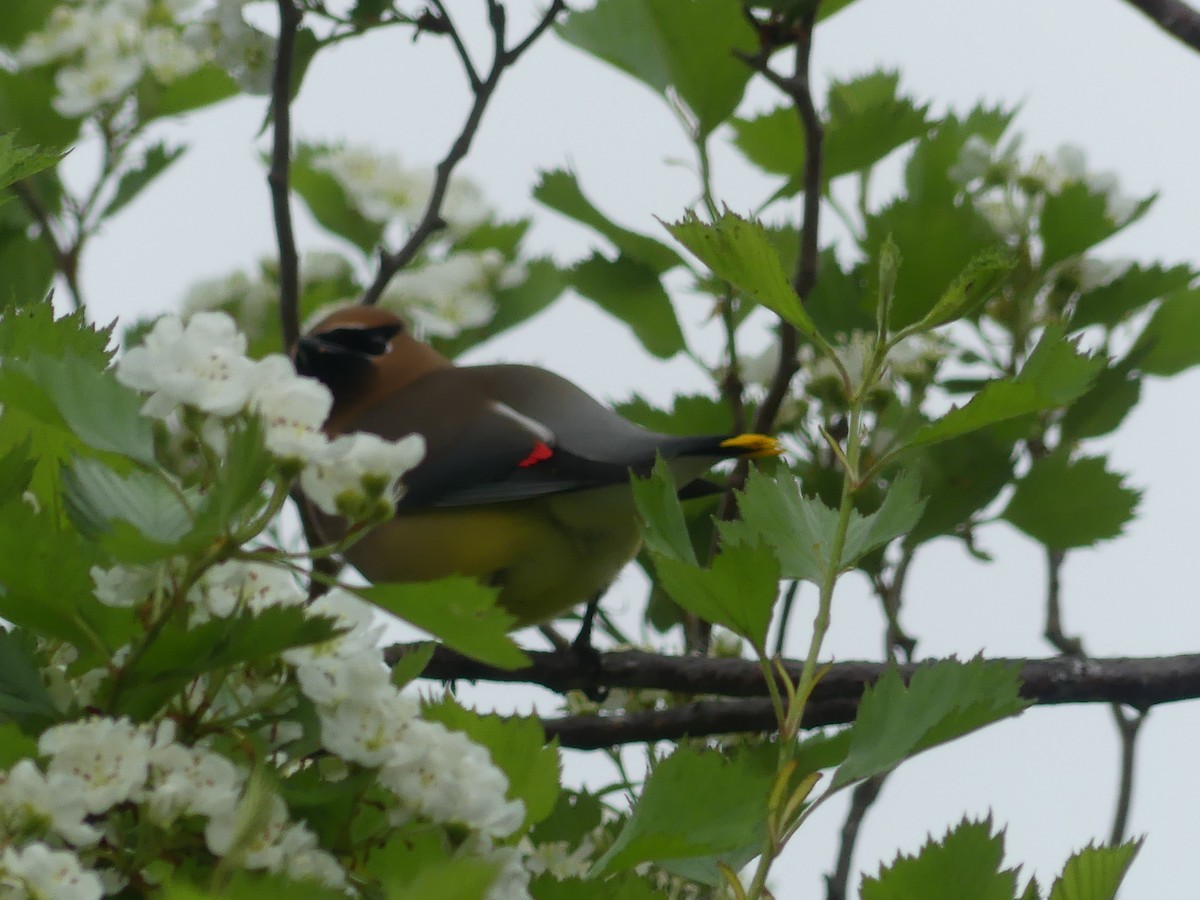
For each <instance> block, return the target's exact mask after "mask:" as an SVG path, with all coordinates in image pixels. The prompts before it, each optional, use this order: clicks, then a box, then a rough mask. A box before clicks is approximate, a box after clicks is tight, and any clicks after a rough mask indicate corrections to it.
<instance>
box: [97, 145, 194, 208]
mask: <svg viewBox="0 0 1200 900" xmlns="http://www.w3.org/2000/svg"><path fill="white" fill-rule="evenodd" d="M186 149H187V148H186V147H171V148H168V147H167V146H166V145H165V144H162V143H158V144H152V145H151V146H150V147H149V148H148V149H147V150H146V154H145V156H144V157H143V158H142V162H141V165H139V166H136V167H134V168H132V169H130V170H129V171H128V172H126V173H125V174H124V175H122V176H121V180H120V181H119V182H118V183H117V191H116V193H115V194H113V198H112V200H110V201H109V203H108V206H107V207H105V209H104V214H103V216H104V218H108V217H109V216H114V215H116V214H117V213H118V212H120V211H121V210H122V209H124V208H125V207H126V206H127V205H129V203H131V202H132V201H133V200H134V198H136V197H137V195H138V194H140V193H141V192H142V190H143V189H145V188H146V187H148V186H149V184H150V183H151V182H152V181H154V179H156V178H157V177H158V176H159V175H161V174H162V173H163V172H165V171H166V170H167V168H168V167H169V166H170V165H171V163H173V162H175V160H177V159H179V157H181V156H183V153H184V151H185V150H186Z"/></svg>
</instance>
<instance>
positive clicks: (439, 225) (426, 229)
mask: <svg viewBox="0 0 1200 900" xmlns="http://www.w3.org/2000/svg"><path fill="white" fill-rule="evenodd" d="M435 6H436V8H437V10H438V14H439V16H440V19H439V22H438V28H437V30H438V31H439V32H440V33H444V34H448V35H449V36H450V39H451V41H452V42H453V43H454V47H455V52H456V53H457V54H458V56H459V59H460V61H462V63H463V66H464V69H465V71H466V75H467V81H468V83H469V84H470V85H471V93H472V94H474V98H475V99H474V100H473V102H472V103H471V109H470V110H469V111H468V112H467V118H466V121H464V122H463V126H462V129H461V130H460V131H459V134H458V137H457V138H456V139H455V140H454V143H453V144H452V145H451V147H450V149H449V151H447V153H446V155H445V156H444V157H443V158H442V161H441V162H440V163H438V164H437V168H436V169H435V170H434V179H433V190H432V191H431V192H430V195H429V202H428V203H427V204H426V206H425V212H424V213H423V214H422V215H421V220H420V221H419V222H418V223H417V225H416V227H415V228H413V231H412V234H410V235H409V236H408V240H407V241H405V242H404V245H403V246H402V247H401V248H400V249H399V250H397V251H396V252H395V253H389V252H388V251H387V250H384V249H380V251H379V270H378V271H377V272H376V274H375V279H374V281H372V282H371V284H370V286H369V287H368V288H367V289H366V291H365V292H364V293H363V296H362V302H363V303H365V304H368V305H369V304H373V303H378V302H379V298H380V297H381V296H383V291H384V288H386V287H387V285H388V282H389V281H391V280H392V278H393V277H394V276H395V275H396V273H397V272H399V271H400V270H401V269H403V268H404V267H405V266H407V265H408V264H409V263H410V262H412V261H413V260H414V259H415V258H416V256H417V254H418V253H420V252H421V248H422V247H423V246H425V242H426V241H428V240H429V239H430V238H431V237H433V235H435V234H437V232H439V231H441V230H442V229H443V228H445V227H446V222H445V220H444V219H443V218H442V202H443V201H444V200H445V198H446V190H447V188H448V187H449V186H450V177H451V176H452V175H453V174H454V168H455V166H457V165H458V164H459V163H460V162H461V161H462V159H463V157H465V156H466V155H467V151H468V150H470V149H471V142H472V141H474V140H475V134H476V133H477V132H478V131H479V124H480V122H482V121H483V113H484V110H486V109H487V105H488V101H490V100H491V98H492V94H493V93H494V92H495V90H496V85H497V84H499V82H500V76H501V75H503V74H504V70H505V69H507V68H508V67H509V66H511V65H513V64H514V63H515V62H516V61H517V60H518V59H519V58H520V56H521V54H523V53H524V52H525V51H526V50H528V49H529V48H530V47H531V46H532V45H533V42H534V41H536V40H537V38H538V37H539V36H541V35H542V34H543V33H544V32H545V31H546V29H547V28H549V27H550V25H551V24H553V22H554V20H555V19H556V18H557V17H558V15H559V13H561V12H562V11H563V10H565V9H566V3H565V2H563V0H554V2H553V3H551V4H550V8H549V9H547V10H546V12H545V13H544V14H543V15H542V18H541V19H540V20H539V21H538V24H537V25H536V26H534V28H533V30H531V31H530V32H529V34H528V35H526V36H525V38H524V39H523V40H521V41H520V42H519V43H518V44H517V45H516V46H514V47H512V48H511V49H505V46H504V36H505V28H506V17H505V11H504V7H503V5H501V4H500V3H498V2H496V0H488V20H489V23H490V24H491V28H492V67H491V69H490V71H489V72H488V74H487V77H486V78H484V79H482V80H481V79H480V78H479V75H478V72H477V71H476V70H475V67H474V64H473V63H471V58H470V55H469V54H468V53H467V50H466V46H465V45H464V44H463V41H462V38H461V36H460V35H459V34H458V31H457V29H456V28H455V25H454V22H453V20H452V19H450V17H449V14H448V13H447V12H446V10H445V8H444V7H443V5H442V4H441V3H436V4H435Z"/></svg>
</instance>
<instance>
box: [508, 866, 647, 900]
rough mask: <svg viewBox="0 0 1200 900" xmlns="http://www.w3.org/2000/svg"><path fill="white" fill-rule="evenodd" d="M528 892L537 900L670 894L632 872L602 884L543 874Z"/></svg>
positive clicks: (629, 899)
mask: <svg viewBox="0 0 1200 900" xmlns="http://www.w3.org/2000/svg"><path fill="white" fill-rule="evenodd" d="M529 893H530V896H532V897H536V898H537V900H671V895H670V894H668V893H666V892H665V891H663V890H659V889H658V888H655V887H653V886H652V885H651V884H650V882H649V881H648V880H647V879H646V878H642V877H640V876H639V875H637V874H636V873H634V872H622V873H621V874H620V875H617V876H614V877H612V878H605V879H604V880H603V881H583V880H581V879H577V878H565V879H563V880H562V881H559V880H558V879H557V878H555V877H554V876H553V875H551V874H549V873H546V874H543V875H540V876H538V877H537V878H534V879H533V880H532V881H531V882H530V883H529Z"/></svg>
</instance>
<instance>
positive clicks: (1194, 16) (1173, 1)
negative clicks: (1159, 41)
mask: <svg viewBox="0 0 1200 900" xmlns="http://www.w3.org/2000/svg"><path fill="white" fill-rule="evenodd" d="M1125 2H1126V3H1128V4H1129V5H1130V6H1132V7H1134V9H1136V10H1138V11H1139V12H1141V13H1142V14H1144V15H1145V16H1146V17H1147V18H1149V19H1150V20H1151V21H1152V22H1154V24H1156V25H1157V26H1158V27H1159V28H1161V29H1162V30H1163V31H1165V32H1167V34H1169V35H1171V36H1172V37H1175V38H1178V39H1179V40H1180V41H1182V42H1183V43H1185V44H1187V45H1188V46H1189V47H1191V48H1192V49H1193V50H1200V12H1197V11H1196V10H1194V9H1192V7H1190V6H1188V4H1186V3H1181V2H1179V0H1125Z"/></svg>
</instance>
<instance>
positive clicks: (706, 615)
mask: <svg viewBox="0 0 1200 900" xmlns="http://www.w3.org/2000/svg"><path fill="white" fill-rule="evenodd" d="M654 565H655V568H656V569H657V570H658V575H659V578H660V579H661V581H662V584H663V587H665V588H666V590H667V593H669V594H670V595H671V598H672V599H673V600H674V601H675V602H676V603H678V604H679V605H680V606H682V607H683V608H684V609H686V610H688V611H690V612H693V613H695V614H696V615H697V616H699V617H700V618H701V619H704V620H706V621H709V622H715V623H717V624H718V625H724V626H725V627H726V628H728V629H730V630H731V631H733V632H734V633H735V634H739V635H741V636H742V637H744V638H745V639H746V640H748V641H749V642H750V643H751V645H753V647H754V648H755V649H756V650H757V651H758V653H759V655H760V656H766V645H767V629H768V627H769V626H770V624H771V611H772V609H773V608H774V605H775V598H776V596H778V593H779V564H778V563H777V562H776V561H775V555H774V553H773V552H772V551H771V549H770V548H769V547H766V546H763V545H761V544H759V545H755V546H750V545H746V544H741V545H733V546H729V547H725V548H723V549H722V551H721V552H720V553H719V554H717V556H716V557H715V558H714V559H713V561H712V565H711V566H710V567H709V568H707V569H702V568H700V567H699V566H696V565H693V564H692V563H688V562H682V561H680V560H678V559H674V558H672V557H670V556H655V557H654Z"/></svg>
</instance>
